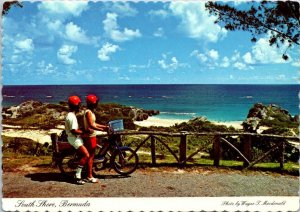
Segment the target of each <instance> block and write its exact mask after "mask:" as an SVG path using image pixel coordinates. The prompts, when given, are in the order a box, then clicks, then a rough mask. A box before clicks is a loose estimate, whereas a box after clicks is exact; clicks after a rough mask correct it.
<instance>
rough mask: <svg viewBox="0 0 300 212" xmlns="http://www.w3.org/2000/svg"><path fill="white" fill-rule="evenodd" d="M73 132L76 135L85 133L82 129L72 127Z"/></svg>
mask: <svg viewBox="0 0 300 212" xmlns="http://www.w3.org/2000/svg"><path fill="white" fill-rule="evenodd" d="M71 132H72V133H73V134H74V135H81V134H83V132H82V130H80V129H72V130H71Z"/></svg>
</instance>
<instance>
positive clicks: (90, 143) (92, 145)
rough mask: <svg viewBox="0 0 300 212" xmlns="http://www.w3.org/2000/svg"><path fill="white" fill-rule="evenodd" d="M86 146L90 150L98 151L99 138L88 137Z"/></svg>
mask: <svg viewBox="0 0 300 212" xmlns="http://www.w3.org/2000/svg"><path fill="white" fill-rule="evenodd" d="M85 146H86V148H87V149H88V150H93V149H96V147H97V138H96V137H87V138H85Z"/></svg>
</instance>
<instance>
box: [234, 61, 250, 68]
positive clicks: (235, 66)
mask: <svg viewBox="0 0 300 212" xmlns="http://www.w3.org/2000/svg"><path fill="white" fill-rule="evenodd" d="M233 67H234V68H237V69H239V70H245V69H247V66H246V64H244V63H242V62H235V63H234V64H233Z"/></svg>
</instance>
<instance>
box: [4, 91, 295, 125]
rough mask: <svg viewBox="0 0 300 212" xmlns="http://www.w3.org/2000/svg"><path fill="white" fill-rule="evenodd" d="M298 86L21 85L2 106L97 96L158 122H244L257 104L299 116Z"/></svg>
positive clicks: (5, 93) (6, 92)
mask: <svg viewBox="0 0 300 212" xmlns="http://www.w3.org/2000/svg"><path fill="white" fill-rule="evenodd" d="M299 88H300V87H299V85H32V86H28V85H20V86H5V85H4V86H3V88H2V97H3V100H2V106H3V107H7V106H13V105H18V104H20V103H22V102H24V101H27V100H37V101H41V102H49V103H58V102H60V101H67V99H68V97H69V96H70V95H78V96H79V97H80V98H81V99H82V100H83V102H84V99H85V96H86V95H87V94H90V93H92V94H96V95H97V96H99V97H100V101H101V102H102V103H112V102H113V103H118V104H123V105H127V106H134V107H139V108H144V109H155V110H159V111H160V115H158V116H157V117H158V118H161V119H182V120H187V119H191V118H194V117H198V116H205V117H207V118H208V119H209V120H211V121H243V120H245V119H246V117H247V114H248V111H249V109H250V108H251V107H252V106H253V105H254V104H255V103H258V102H259V103H263V104H276V105H279V106H281V107H282V108H284V109H286V110H288V111H289V112H290V113H291V114H292V115H296V114H299V97H298V93H299Z"/></svg>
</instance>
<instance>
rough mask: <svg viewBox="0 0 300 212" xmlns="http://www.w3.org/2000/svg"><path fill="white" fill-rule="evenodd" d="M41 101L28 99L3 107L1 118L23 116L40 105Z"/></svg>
mask: <svg viewBox="0 0 300 212" xmlns="http://www.w3.org/2000/svg"><path fill="white" fill-rule="evenodd" d="M42 105H43V103H41V102H38V101H33V100H29V101H26V102H23V103H21V104H20V105H18V106H12V107H9V108H3V110H2V116H3V118H18V117H21V116H24V115H25V114H27V113H30V112H32V111H34V110H36V109H37V108H39V107H41V106H42Z"/></svg>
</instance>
